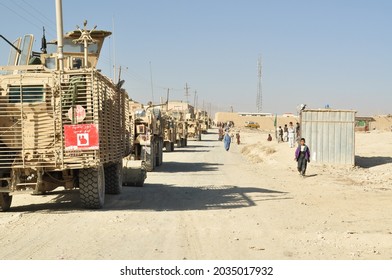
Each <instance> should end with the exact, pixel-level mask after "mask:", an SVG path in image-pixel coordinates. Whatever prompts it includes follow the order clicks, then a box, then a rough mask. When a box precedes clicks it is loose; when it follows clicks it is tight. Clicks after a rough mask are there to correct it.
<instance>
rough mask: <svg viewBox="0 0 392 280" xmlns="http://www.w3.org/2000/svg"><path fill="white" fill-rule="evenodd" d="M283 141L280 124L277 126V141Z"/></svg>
mask: <svg viewBox="0 0 392 280" xmlns="http://www.w3.org/2000/svg"><path fill="white" fill-rule="evenodd" d="M280 142H283V129H282V127H281V126H279V128H278V143H280Z"/></svg>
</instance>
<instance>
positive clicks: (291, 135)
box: [276, 122, 300, 148]
mask: <svg viewBox="0 0 392 280" xmlns="http://www.w3.org/2000/svg"><path fill="white" fill-rule="evenodd" d="M276 136H277V140H278V142H279V143H280V142H288V143H289V147H290V148H294V147H295V142H296V141H295V140H296V139H299V138H300V126H299V123H298V122H297V124H296V126H295V127H294V125H293V122H290V123H289V125H288V126H287V124H285V125H284V127H283V128H282V126H279V127H278V128H277V133H276Z"/></svg>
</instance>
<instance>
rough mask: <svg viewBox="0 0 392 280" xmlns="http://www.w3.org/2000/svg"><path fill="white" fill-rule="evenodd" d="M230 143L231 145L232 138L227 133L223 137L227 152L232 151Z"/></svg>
mask: <svg viewBox="0 0 392 280" xmlns="http://www.w3.org/2000/svg"><path fill="white" fill-rule="evenodd" d="M230 143H231V137H230V135H229V132H228V131H226V133H225V136H224V137H223V144H224V146H225V150H226V151H229V149H230Z"/></svg>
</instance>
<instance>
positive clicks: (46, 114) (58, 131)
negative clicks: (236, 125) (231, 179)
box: [0, 22, 200, 211]
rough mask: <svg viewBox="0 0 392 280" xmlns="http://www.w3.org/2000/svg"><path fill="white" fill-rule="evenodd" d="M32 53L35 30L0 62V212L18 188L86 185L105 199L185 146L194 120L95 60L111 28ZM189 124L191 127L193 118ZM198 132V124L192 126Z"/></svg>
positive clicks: (88, 193) (91, 196) (83, 193)
mask: <svg viewBox="0 0 392 280" xmlns="http://www.w3.org/2000/svg"><path fill="white" fill-rule="evenodd" d="M59 29H60V30H61V34H60V35H59V34H58V36H57V40H54V41H52V42H49V44H46V39H45V37H43V39H42V47H41V52H40V53H37V52H33V51H32V47H33V42H34V37H33V35H26V36H24V38H23V39H22V38H19V39H17V40H16V41H15V42H14V43H11V42H9V41H8V40H6V41H7V42H8V43H9V44H10V45H11V46H12V49H11V54H10V56H9V62H8V65H6V66H1V67H0V211H8V210H9V209H10V207H11V203H12V198H13V195H15V194H17V193H24V192H30V193H33V194H36V195H39V194H44V193H46V192H50V191H53V190H54V189H56V188H58V187H63V188H64V189H66V190H71V189H79V193H80V202H81V205H82V206H83V207H84V208H89V209H98V208H101V207H103V205H104V202H105V194H119V193H121V191H122V187H123V185H134V186H143V184H144V180H145V179H146V171H152V170H153V169H154V168H155V167H156V166H159V165H161V164H162V161H163V152H162V151H163V147H165V149H166V151H173V150H174V143H177V146H178V147H185V146H187V139H188V135H189V133H191V134H192V133H194V135H196V133H198V134H197V135H200V128H199V125H198V124H197V128H196V129H195V130H193V127H192V125H193V121H196V122H197V123H198V121H197V120H193V119H192V120H191V119H189V120H187V119H186V115H185V112H183V111H180V110H173V111H169V110H166V111H164V112H162V111H161V109H160V108H159V106H158V105H156V106H154V105H152V104H151V103H150V104H148V105H147V106H143V105H142V104H140V103H137V102H134V101H132V100H129V97H128V94H127V92H126V91H125V89H123V88H122V85H123V81H121V80H119V81H118V82H117V83H115V82H114V81H113V80H111V79H110V78H108V77H107V76H105V75H103V74H102V73H101V71H100V70H98V69H97V68H96V66H97V63H98V60H99V57H100V51H101V49H102V46H103V43H104V40H105V38H106V37H108V36H110V35H111V32H109V31H104V30H96V29H95V27H94V28H93V29H91V30H88V29H87V22H85V23H84V28H83V29H80V28H79V27H78V28H77V29H76V30H74V31H71V32H69V33H66V34H65V35H63V34H62V23H61V27H60V28H58V30H59ZM188 122H189V123H190V127H189V126H188ZM192 131H193V132H192Z"/></svg>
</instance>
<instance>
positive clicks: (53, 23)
mask: <svg viewBox="0 0 392 280" xmlns="http://www.w3.org/2000/svg"><path fill="white" fill-rule="evenodd" d="M22 1H23V2H24V3H25V4H27V5H28V6H29V7H30V8H32V9H33V10H34V11H35V12H36V13H38V14H40V15H41V16H43V17H44V18H45V19H46V20H47V22H48V23H50V26H55V25H56V22H55V21H54V20H53V19H50V18H48V17H47V16H46V15H45V14H44V13H42V12H41V11H40V10H38V9H37V8H35V7H34V6H33V5H31V4H30V3H29V2H27V1H25V0H22ZM53 30H54V31H56V30H55V29H54V28H53Z"/></svg>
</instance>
